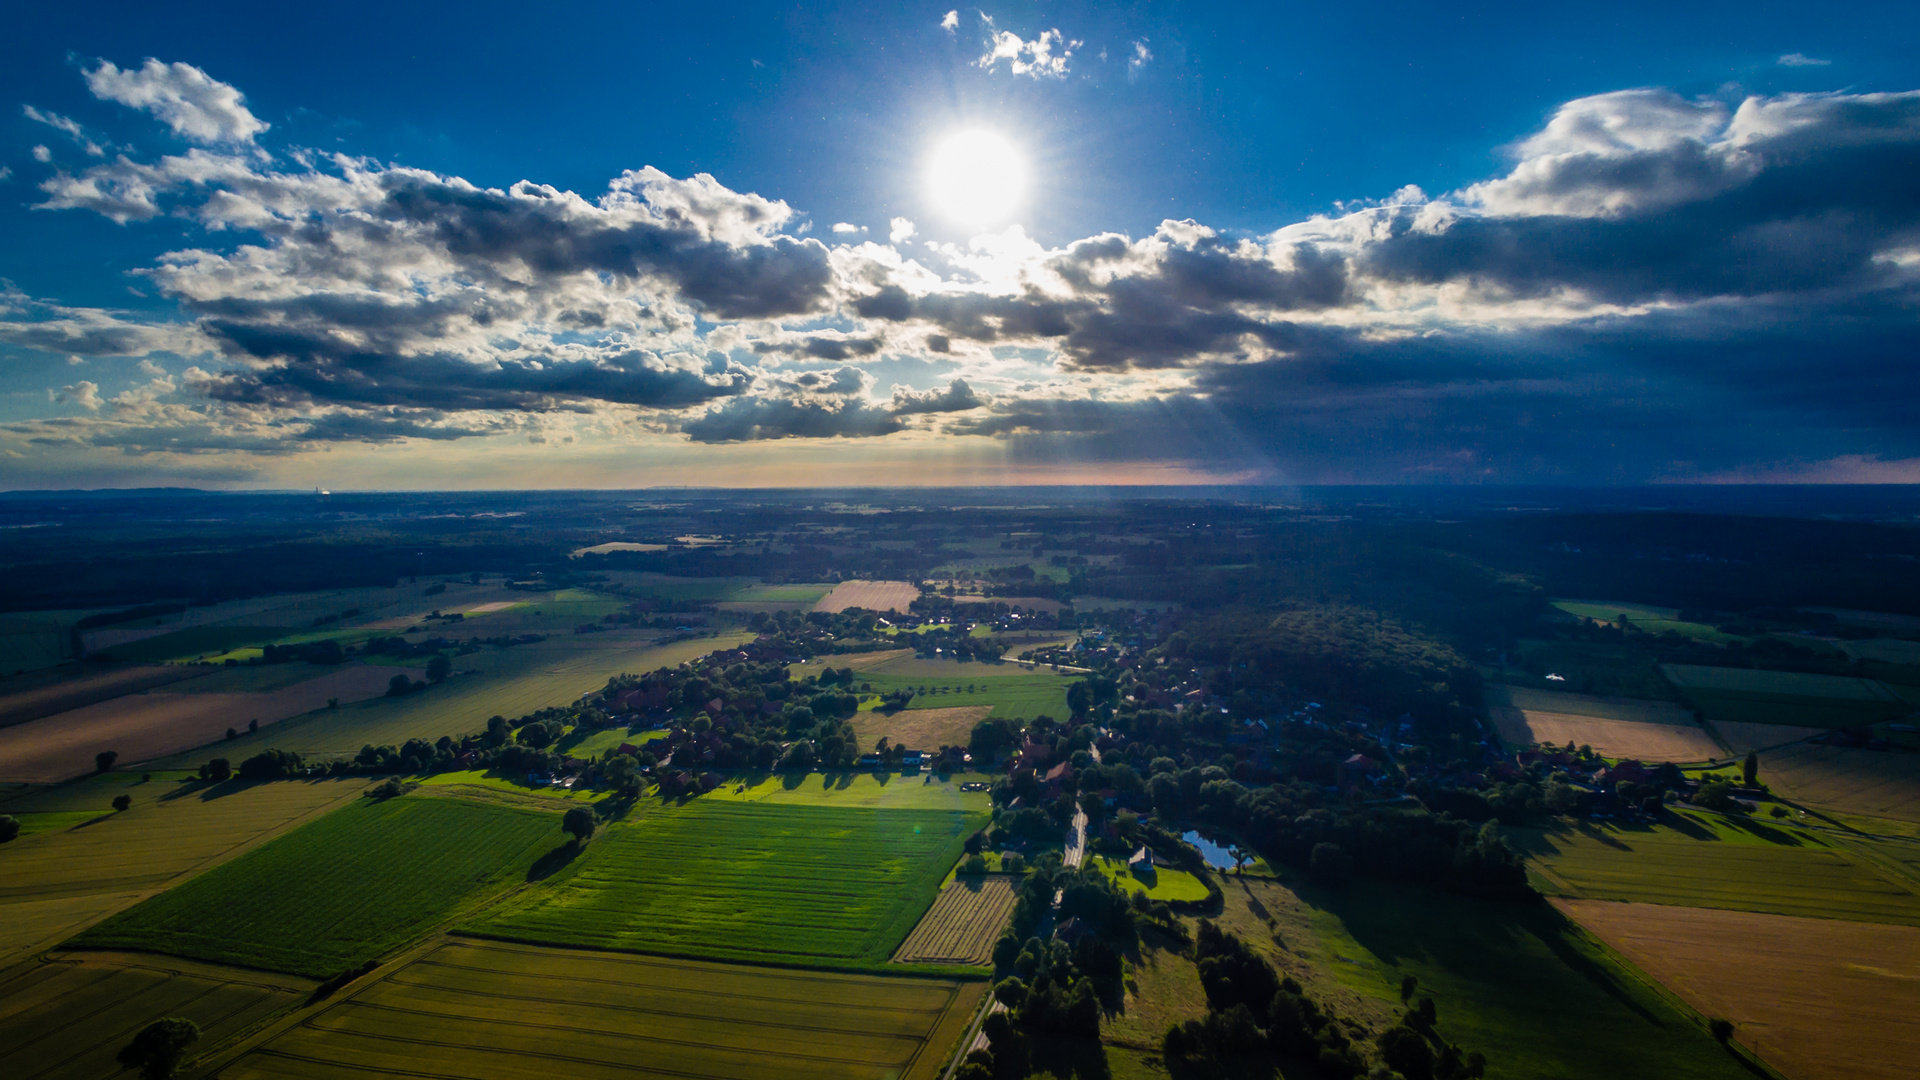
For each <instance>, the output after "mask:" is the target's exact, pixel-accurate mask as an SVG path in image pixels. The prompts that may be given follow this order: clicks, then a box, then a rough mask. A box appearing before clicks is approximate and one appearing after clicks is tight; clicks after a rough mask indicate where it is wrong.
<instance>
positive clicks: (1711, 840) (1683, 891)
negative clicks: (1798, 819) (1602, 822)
mask: <svg viewBox="0 0 1920 1080" xmlns="http://www.w3.org/2000/svg"><path fill="white" fill-rule="evenodd" d="M1677 820H1678V821H1679V823H1680V827H1679V828H1669V827H1667V826H1664V825H1661V826H1652V827H1639V828H1631V829H1623V828H1617V827H1606V828H1599V827H1594V826H1590V825H1584V824H1583V825H1582V826H1581V827H1580V828H1579V829H1578V830H1577V831H1576V830H1573V829H1560V830H1557V831H1551V832H1542V831H1540V830H1533V829H1516V830H1512V831H1511V832H1510V834H1509V835H1510V838H1511V839H1512V840H1513V841H1514V844H1515V846H1516V847H1517V848H1520V849H1522V850H1523V851H1525V852H1526V853H1527V854H1529V855H1530V856H1531V857H1532V863H1533V868H1534V870H1535V871H1536V872H1537V875H1538V878H1539V879H1540V880H1537V881H1536V882H1535V884H1536V885H1538V886H1540V887H1541V889H1542V891H1544V892H1547V893H1549V894H1552V895H1559V896H1567V897H1573V898H1577V899H1592V900H1629V901H1638V902H1641V903H1649V904H1676V905H1681V906H1686V907H1704V908H1725V909H1729V910H1734V911H1758V912H1768V913H1772V914H1776V915H1804V916H1811V917H1816V918H1831V919H1857V920H1860V921H1863V922H1878V923H1901V924H1906V925H1910V926H1920V895H1916V894H1915V892H1914V891H1913V890H1911V889H1909V888H1908V887H1907V885H1906V884H1904V883H1902V882H1899V881H1895V880H1893V879H1890V878H1888V877H1887V876H1885V875H1883V874H1881V873H1879V872H1877V871H1876V870H1874V869H1873V868H1872V867H1871V866H1870V865H1869V864H1868V863H1866V862H1865V861H1863V860H1862V859H1860V858H1858V857H1856V856H1853V855H1851V854H1848V853H1846V852H1843V851H1840V850H1838V849H1836V848H1833V847H1830V846H1828V845H1827V844H1825V843H1824V842H1822V841H1821V840H1819V839H1818V838H1817V837H1815V836H1814V835H1813V834H1812V833H1809V832H1805V831H1802V830H1798V829H1792V828H1783V827H1776V826H1773V825H1762V824H1759V823H1757V822H1749V823H1746V825H1745V828H1746V829H1748V830H1752V831H1751V832H1745V833H1744V834H1743V833H1742V831H1740V828H1739V827H1738V826H1735V825H1733V824H1731V823H1723V822H1720V821H1715V820H1712V819H1711V816H1710V815H1697V816H1684V817H1679V818H1678V819H1677ZM1683 829H1684V830H1685V831H1682V830H1683Z"/></svg>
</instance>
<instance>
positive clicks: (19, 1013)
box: [0, 954, 315, 1080]
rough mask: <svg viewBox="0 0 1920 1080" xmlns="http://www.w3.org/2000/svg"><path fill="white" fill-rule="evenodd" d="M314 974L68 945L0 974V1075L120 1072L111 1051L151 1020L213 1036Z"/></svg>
mask: <svg viewBox="0 0 1920 1080" xmlns="http://www.w3.org/2000/svg"><path fill="white" fill-rule="evenodd" d="M314 986H315V984H314V983H312V982H309V981H307V980H305V979H294V978H286V977H282V976H276V975H268V974H264V973H261V972H253V971H239V970H235V969H232V968H218V967H214V966H212V965H205V964H194V963H191V962H185V961H176V960H168V959H164V958H161V957H152V956H120V955H107V954H101V955H91V954H72V955H66V956H61V957H59V958H58V959H55V960H52V961H49V962H46V963H40V964H34V965H32V966H22V967H19V968H15V969H13V970H12V971H11V972H9V973H7V975H6V976H5V981H3V982H0V1076H5V1077H8V1078H10V1080H95V1078H98V1077H110V1076H120V1075H125V1074H124V1073H123V1071H122V1070H121V1068H120V1066H119V1065H118V1064H117V1063H116V1062H115V1061H114V1054H115V1053H116V1052H118V1050H119V1049H120V1047H122V1046H125V1045H126V1044H127V1041H128V1040H129V1039H131V1038H132V1036H133V1034H134V1032H136V1031H139V1030H140V1029H141V1028H143V1027H145V1026H146V1025H148V1024H150V1023H152V1022H153V1021H155V1020H159V1019H162V1018H164V1017H170V1016H181V1017H185V1018H186V1019H188V1020H191V1021H193V1022H194V1023H195V1024H197V1025H199V1028H200V1032H201V1047H199V1048H205V1047H210V1046H214V1045H217V1044H218V1043H220V1042H223V1041H225V1040H227V1039H229V1038H231V1037H233V1036H235V1035H238V1034H239V1033H240V1032H242V1031H244V1030H246V1029H247V1028H249V1027H251V1026H253V1025H254V1024H257V1023H259V1022H260V1021H262V1020H265V1019H267V1018H269V1017H271V1016H272V1015H273V1014H275V1013H277V1012H280V1011H281V1010H283V1009H286V1008H289V1007H291V1006H293V1005H296V1004H298V1003H299V1002H300V1001H302V1000H304V999H305V998H306V997H307V995H309V994H311V993H312V992H313V988H314Z"/></svg>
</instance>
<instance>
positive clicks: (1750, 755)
mask: <svg viewBox="0 0 1920 1080" xmlns="http://www.w3.org/2000/svg"><path fill="white" fill-rule="evenodd" d="M1740 780H1741V782H1742V783H1744V784H1745V785H1746V786H1747V787H1752V786H1754V785H1755V784H1757V783H1759V782H1760V753H1759V751H1756V750H1749V751H1747V760H1746V761H1744V762H1742V763H1741V765H1740Z"/></svg>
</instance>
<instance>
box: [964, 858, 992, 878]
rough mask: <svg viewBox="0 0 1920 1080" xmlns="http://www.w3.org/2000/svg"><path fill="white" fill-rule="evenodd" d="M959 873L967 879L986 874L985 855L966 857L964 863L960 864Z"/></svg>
mask: <svg viewBox="0 0 1920 1080" xmlns="http://www.w3.org/2000/svg"><path fill="white" fill-rule="evenodd" d="M960 872H961V873H962V874H965V875H967V876H968V877H978V876H980V875H981V874H984V873H986V872H987V857H986V856H985V855H969V856H967V859H966V861H965V862H963V863H961V864H960Z"/></svg>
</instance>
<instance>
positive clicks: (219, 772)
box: [200, 757, 233, 784]
mask: <svg viewBox="0 0 1920 1080" xmlns="http://www.w3.org/2000/svg"><path fill="white" fill-rule="evenodd" d="M232 775H233V765H232V764H231V763H229V762H228V761H227V759H226V758H223V757H217V758H214V759H213V760H212V761H209V762H207V763H206V764H205V765H202V766H200V779H202V780H211V781H213V782H214V783H216V784H218V783H220V782H221V781H223V780H226V779H227V778H228V777H230V776H232Z"/></svg>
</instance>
